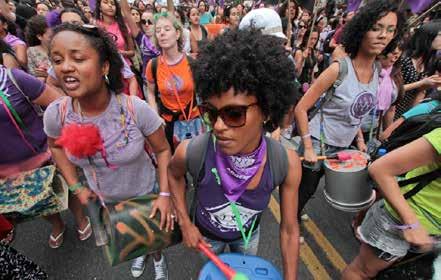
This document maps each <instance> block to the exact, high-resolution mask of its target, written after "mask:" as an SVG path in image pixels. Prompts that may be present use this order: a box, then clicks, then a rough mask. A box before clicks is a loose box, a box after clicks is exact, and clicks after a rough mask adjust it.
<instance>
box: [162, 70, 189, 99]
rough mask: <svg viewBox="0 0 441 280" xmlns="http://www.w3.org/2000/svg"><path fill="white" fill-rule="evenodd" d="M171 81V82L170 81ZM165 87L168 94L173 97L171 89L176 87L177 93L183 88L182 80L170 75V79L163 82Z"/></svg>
mask: <svg viewBox="0 0 441 280" xmlns="http://www.w3.org/2000/svg"><path fill="white" fill-rule="evenodd" d="M172 79H173V80H172ZM165 84H166V86H167V90H168V92H170V93H171V94H172V95H174V93H173V91H174V89H173V87H174V86H176V90H177V91H178V92H179V91H181V90H182V89H183V88H184V80H183V79H182V78H181V77H179V76H177V75H175V74H172V78H171V79H170V78H167V81H166V82H165Z"/></svg>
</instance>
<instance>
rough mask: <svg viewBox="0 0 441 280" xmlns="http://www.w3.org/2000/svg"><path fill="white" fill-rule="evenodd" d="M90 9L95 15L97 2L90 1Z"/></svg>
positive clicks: (94, 0)
mask: <svg viewBox="0 0 441 280" xmlns="http://www.w3.org/2000/svg"><path fill="white" fill-rule="evenodd" d="M89 8H90V11H91V12H92V13H93V12H95V9H96V0H89Z"/></svg>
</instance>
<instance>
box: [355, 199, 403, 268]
mask: <svg viewBox="0 0 441 280" xmlns="http://www.w3.org/2000/svg"><path fill="white" fill-rule="evenodd" d="M400 224H401V223H400V222H399V221H397V219H395V218H394V217H393V216H392V215H391V214H390V213H389V212H388V210H387V209H386V207H385V205H384V200H383V199H382V200H380V201H378V202H376V203H375V204H374V205H372V207H371V208H370V209H369V211H368V212H367V213H366V216H365V218H364V220H363V223H362V224H361V226H360V227H359V228H358V230H357V231H358V234H359V235H360V238H361V239H362V240H363V242H364V243H366V244H368V245H370V246H371V247H373V248H374V251H375V254H376V255H377V257H379V258H380V259H382V260H384V261H387V262H393V261H396V260H397V259H399V258H402V257H404V256H405V255H406V254H407V252H408V251H409V249H410V248H411V245H410V244H409V243H408V242H407V241H406V240H405V239H404V238H403V235H402V231H401V230H399V229H396V228H394V226H396V225H400Z"/></svg>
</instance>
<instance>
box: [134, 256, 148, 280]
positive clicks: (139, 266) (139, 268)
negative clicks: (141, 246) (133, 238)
mask: <svg viewBox="0 0 441 280" xmlns="http://www.w3.org/2000/svg"><path fill="white" fill-rule="evenodd" d="M145 259H146V256H141V257H137V258H136V259H135V260H134V261H133V263H132V268H130V271H131V272H132V276H133V277H135V278H138V277H139V276H141V275H142V273H143V272H144V269H145Z"/></svg>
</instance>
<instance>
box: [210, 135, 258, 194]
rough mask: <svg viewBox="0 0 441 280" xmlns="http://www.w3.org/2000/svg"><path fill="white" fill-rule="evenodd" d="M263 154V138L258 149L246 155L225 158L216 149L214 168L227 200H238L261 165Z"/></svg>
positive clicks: (219, 150)
mask: <svg viewBox="0 0 441 280" xmlns="http://www.w3.org/2000/svg"><path fill="white" fill-rule="evenodd" d="M265 154H266V141H265V140H264V139H263V138H262V139H261V141H260V145H259V147H258V148H257V149H256V150H255V151H254V152H252V153H250V154H247V155H236V156H227V155H225V154H224V153H222V151H221V149H219V148H217V149H216V168H217V170H218V172H219V175H220V181H221V182H222V188H223V189H224V192H225V196H226V197H227V198H228V200H230V201H237V200H238V199H239V197H240V196H241V195H242V194H243V192H244V191H245V189H246V188H247V186H248V184H249V183H250V181H251V179H253V177H254V176H255V175H256V173H257V171H258V170H259V168H260V166H261V165H262V162H263V158H264V157H265Z"/></svg>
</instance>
